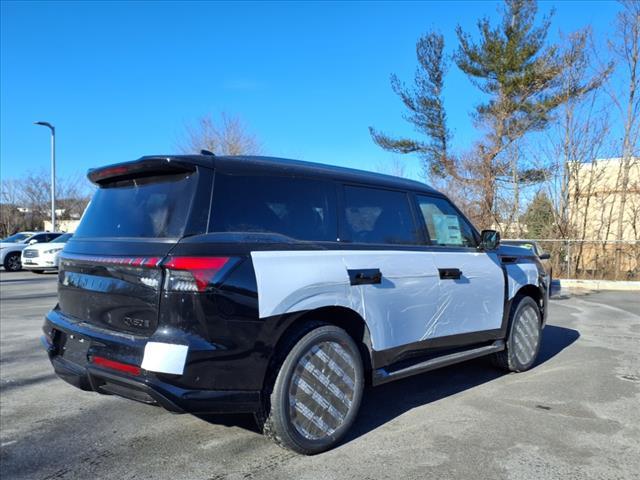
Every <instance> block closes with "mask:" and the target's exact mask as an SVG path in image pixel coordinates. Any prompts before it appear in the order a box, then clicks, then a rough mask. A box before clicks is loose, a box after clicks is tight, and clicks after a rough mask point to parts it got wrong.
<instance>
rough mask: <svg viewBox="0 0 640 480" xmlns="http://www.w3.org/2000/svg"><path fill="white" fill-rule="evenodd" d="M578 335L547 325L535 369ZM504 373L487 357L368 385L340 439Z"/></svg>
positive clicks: (363, 432)
mask: <svg viewBox="0 0 640 480" xmlns="http://www.w3.org/2000/svg"><path fill="white" fill-rule="evenodd" d="M579 337H580V333H579V332H578V331H577V330H573V329H571V328H565V327H558V326H555V325H547V326H546V327H545V329H544V331H543V338H542V345H541V347H540V353H539V354H538V360H537V361H536V365H535V366H534V367H533V368H534V369H535V368H537V367H538V366H540V365H541V364H543V363H545V362H547V361H549V360H550V359H552V358H553V357H555V356H556V355H558V354H559V353H560V352H562V350H564V349H565V348H567V347H568V346H570V345H571V344H572V343H574V342H575V341H576V340H577V339H578V338H579ZM504 375H507V373H506V372H504V371H501V370H499V369H497V368H496V367H494V366H493V365H492V364H491V362H490V361H489V359H487V358H480V359H477V360H470V361H467V362H463V363H460V364H457V365H452V366H450V367H446V368H441V369H438V370H433V371H431V372H427V373H423V374H420V375H416V376H414V377H409V378H406V379H403V380H398V381H396V382H392V383H389V384H386V385H381V386H379V387H375V388H369V389H367V391H366V392H365V395H364V398H363V402H362V406H361V408H360V414H359V415H358V419H357V420H356V423H355V424H354V425H353V427H352V428H351V430H350V431H349V433H347V435H346V437H345V439H344V440H343V441H342V443H343V444H344V443H348V442H350V441H352V440H355V439H356V438H358V437H360V436H362V435H365V434H367V433H369V432H370V431H372V430H375V429H376V428H378V427H380V426H382V425H384V424H385V423H387V422H390V421H391V420H393V419H394V418H396V417H398V416H400V415H402V414H403V413H405V412H408V411H409V410H411V409H413V408H416V407H420V406H423V405H427V404H429V403H432V402H435V401H438V400H442V399H444V398H447V397H449V396H451V395H455V394H457V393H460V392H463V391H465V390H468V389H471V388H474V387H478V386H480V385H482V384H484V383H487V382H490V381H492V380H495V379H497V378H499V377H502V376H504Z"/></svg>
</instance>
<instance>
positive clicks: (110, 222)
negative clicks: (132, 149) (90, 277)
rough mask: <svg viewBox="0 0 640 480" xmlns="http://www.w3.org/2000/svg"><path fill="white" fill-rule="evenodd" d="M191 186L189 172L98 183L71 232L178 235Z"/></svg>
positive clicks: (82, 234) (184, 220)
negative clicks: (104, 183)
mask: <svg viewBox="0 0 640 480" xmlns="http://www.w3.org/2000/svg"><path fill="white" fill-rule="evenodd" d="M195 188H196V176H195V175H193V174H180V175H162V176H155V177H143V178H136V179H133V180H128V181H126V182H118V183H116V184H113V185H107V186H104V187H100V188H99V189H98V190H97V191H96V193H95V194H94V196H93V198H92V199H91V202H90V203H89V206H88V207H87V210H86V211H85V214H84V216H83V217H82V220H81V221H80V225H79V226H78V229H77V230H76V232H75V236H76V237H77V238H82V237H144V238H166V237H180V236H182V234H183V232H184V229H185V226H186V224H187V219H188V216H189V215H188V214H189V210H190V207H191V200H192V199H193V194H194V191H195Z"/></svg>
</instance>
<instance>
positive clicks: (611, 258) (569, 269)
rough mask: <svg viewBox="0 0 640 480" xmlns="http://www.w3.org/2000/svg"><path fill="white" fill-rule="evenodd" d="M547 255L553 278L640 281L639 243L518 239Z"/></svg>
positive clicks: (625, 241) (626, 241)
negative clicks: (535, 245) (534, 244)
mask: <svg viewBox="0 0 640 480" xmlns="http://www.w3.org/2000/svg"><path fill="white" fill-rule="evenodd" d="M517 240H520V241H529V242H535V243H537V244H538V246H539V247H540V249H541V250H542V251H544V252H548V253H549V254H550V255H551V258H550V259H549V260H547V262H549V264H550V266H551V268H553V277H554V278H578V279H593V280H640V241H628V240H622V241H617V240H607V241H603V240H579V239H556V238H544V239H517Z"/></svg>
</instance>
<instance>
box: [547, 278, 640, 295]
mask: <svg viewBox="0 0 640 480" xmlns="http://www.w3.org/2000/svg"><path fill="white" fill-rule="evenodd" d="M553 283H554V284H556V285H558V284H559V286H560V288H583V289H586V290H624V291H628V292H632V291H638V292H640V282H630V281H617V280H579V279H570V278H567V279H565V278H560V279H557V280H554V281H553Z"/></svg>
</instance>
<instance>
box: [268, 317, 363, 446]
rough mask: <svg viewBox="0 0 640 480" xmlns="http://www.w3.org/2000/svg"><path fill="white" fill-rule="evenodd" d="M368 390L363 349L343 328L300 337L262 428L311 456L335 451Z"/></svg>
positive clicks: (320, 329)
mask: <svg viewBox="0 0 640 480" xmlns="http://www.w3.org/2000/svg"><path fill="white" fill-rule="evenodd" d="M363 388H364V372H363V366H362V358H361V356H360V351H359V350H358V347H357V345H356V344H355V342H354V341H353V339H352V338H351V337H350V336H349V335H348V334H347V333H346V332H345V331H344V330H342V329H341V328H338V327H336V326H333V325H323V326H319V327H317V328H314V329H312V330H311V331H309V332H308V333H306V334H305V335H304V336H302V338H300V339H299V340H298V341H297V342H296V343H295V345H294V346H293V348H292V349H291V350H290V351H289V353H288V354H287V355H286V357H285V359H284V362H283V363H282V366H281V367H280V370H279V372H278V375H277V377H276V380H275V382H274V384H273V390H272V391H271V394H270V396H269V399H270V405H269V406H267V412H266V419H265V420H264V425H263V430H264V433H265V435H267V436H269V437H271V438H272V439H273V440H274V441H275V442H276V443H277V444H279V445H280V446H282V447H285V448H288V449H290V450H293V451H295V452H298V453H302V454H305V455H310V454H314V453H319V452H322V451H325V450H328V449H329V448H331V447H333V446H334V445H336V444H337V443H338V441H339V440H340V439H341V438H342V437H343V436H344V434H345V433H346V432H347V431H348V430H349V428H350V427H351V425H352V424H353V422H354V420H355V418H356V415H357V413H358V409H359V407H360V402H361V399H362V391H363Z"/></svg>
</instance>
